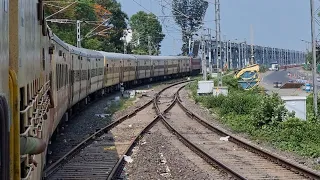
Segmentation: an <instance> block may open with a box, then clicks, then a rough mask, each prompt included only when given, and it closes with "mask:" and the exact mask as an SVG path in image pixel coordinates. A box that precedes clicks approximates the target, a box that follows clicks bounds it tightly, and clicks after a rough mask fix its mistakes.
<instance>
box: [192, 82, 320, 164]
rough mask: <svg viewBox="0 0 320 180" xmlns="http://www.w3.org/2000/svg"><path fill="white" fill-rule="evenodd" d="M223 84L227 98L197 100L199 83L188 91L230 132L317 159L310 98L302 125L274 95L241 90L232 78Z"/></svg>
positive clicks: (319, 133) (318, 130)
mask: <svg viewBox="0 0 320 180" xmlns="http://www.w3.org/2000/svg"><path fill="white" fill-rule="evenodd" d="M223 82H224V85H226V86H228V87H229V94H228V96H223V95H220V96H198V95H197V84H198V82H192V83H190V84H189V85H188V86H187V88H188V89H189V90H190V91H191V97H192V98H193V99H194V100H195V102H196V103H200V104H201V105H203V106H204V107H206V108H208V109H210V110H211V111H214V112H215V113H216V114H217V115H218V116H219V117H220V121H221V122H222V123H224V124H226V125H227V126H228V127H230V128H231V129H232V130H233V131H235V132H239V133H246V134H248V135H249V136H250V137H251V138H252V139H255V140H258V141H265V142H269V143H270V144H272V145H274V146H275V147H278V148H279V149H281V150H285V151H291V152H296V153H297V154H299V155H302V156H307V157H313V158H316V157H319V156H320V143H319V142H320V123H319V121H318V120H317V119H316V118H315V116H314V114H312V98H311V97H308V98H307V111H308V113H307V117H308V118H307V121H302V120H300V119H297V118H295V117H294V113H292V112H288V111H287V110H286V108H285V105H284V102H283V101H282V100H281V98H280V97H279V96H278V95H277V94H273V95H270V96H269V95H265V94H264V93H261V92H262V91H261V89H260V88H256V89H253V90H247V91H245V90H242V89H240V88H239V87H238V85H237V80H236V79H234V78H233V77H232V76H226V77H223ZM310 96H312V95H310ZM319 103H320V101H319ZM319 110H320V109H319Z"/></svg>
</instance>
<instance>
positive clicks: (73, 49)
mask: <svg viewBox="0 0 320 180" xmlns="http://www.w3.org/2000/svg"><path fill="white" fill-rule="evenodd" d="M66 45H67V46H68V47H69V50H70V53H73V54H77V55H84V56H86V55H87V53H86V52H85V51H84V50H85V49H83V48H78V47H75V46H72V45H71V44H67V43H66Z"/></svg>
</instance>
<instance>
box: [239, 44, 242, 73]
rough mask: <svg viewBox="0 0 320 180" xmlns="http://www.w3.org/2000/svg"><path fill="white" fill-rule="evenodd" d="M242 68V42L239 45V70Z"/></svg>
mask: <svg viewBox="0 0 320 180" xmlns="http://www.w3.org/2000/svg"><path fill="white" fill-rule="evenodd" d="M240 68H242V61H241V42H239V44H238V69H240Z"/></svg>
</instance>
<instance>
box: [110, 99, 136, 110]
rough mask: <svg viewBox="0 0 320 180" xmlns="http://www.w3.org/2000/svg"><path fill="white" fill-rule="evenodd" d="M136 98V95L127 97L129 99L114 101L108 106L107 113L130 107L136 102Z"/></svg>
mask: <svg viewBox="0 0 320 180" xmlns="http://www.w3.org/2000/svg"><path fill="white" fill-rule="evenodd" d="M135 100H136V97H134V98H127V99H120V101H118V102H112V103H111V105H110V106H108V107H107V108H106V113H107V114H113V113H115V112H117V111H122V110H124V109H127V108H128V107H130V106H132V105H133V104H134V101H135Z"/></svg>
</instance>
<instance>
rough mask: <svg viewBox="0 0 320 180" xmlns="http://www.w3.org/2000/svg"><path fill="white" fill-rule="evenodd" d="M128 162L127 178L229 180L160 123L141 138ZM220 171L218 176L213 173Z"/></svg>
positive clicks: (144, 179)
mask: <svg viewBox="0 0 320 180" xmlns="http://www.w3.org/2000/svg"><path fill="white" fill-rule="evenodd" d="M131 158H132V159H133V162H132V163H127V164H126V167H125V169H126V174H127V176H126V178H127V179H129V180H131V179H132V180H135V179H139V180H140V179H141V180H149V179H177V180H179V179H181V180H182V179H183V180H186V179H203V180H205V179H206V180H207V179H227V178H225V177H224V176H223V175H220V176H219V171H217V173H212V172H213V171H215V169H213V168H212V166H211V165H208V164H207V163H206V162H205V161H204V160H203V159H202V158H200V157H199V156H198V155H197V154H195V153H193V152H192V151H191V150H190V149H188V148H187V147H186V146H184V145H183V144H182V143H181V142H180V141H179V140H178V139H177V137H176V136H175V135H173V134H172V133H170V131H168V130H167V128H166V127H165V126H164V125H163V124H162V123H161V122H158V123H157V124H156V125H155V126H154V127H153V128H152V129H151V130H150V131H149V134H146V135H145V136H144V137H143V138H142V139H141V141H140V145H139V146H138V147H136V148H135V149H134V152H133V154H132V155H131ZM215 174H218V175H217V176H214V175H215Z"/></svg>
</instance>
